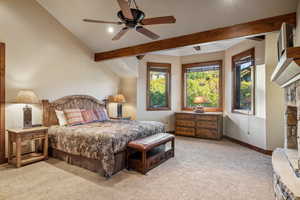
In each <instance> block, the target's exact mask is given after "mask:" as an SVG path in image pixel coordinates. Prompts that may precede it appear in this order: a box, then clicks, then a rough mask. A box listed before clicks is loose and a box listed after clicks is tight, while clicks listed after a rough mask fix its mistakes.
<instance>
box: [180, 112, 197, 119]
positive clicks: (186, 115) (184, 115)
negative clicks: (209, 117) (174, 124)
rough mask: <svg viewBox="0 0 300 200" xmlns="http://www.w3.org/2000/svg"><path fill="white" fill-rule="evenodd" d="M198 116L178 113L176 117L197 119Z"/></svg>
mask: <svg viewBox="0 0 300 200" xmlns="http://www.w3.org/2000/svg"><path fill="white" fill-rule="evenodd" d="M195 118H196V116H195V115H193V114H178V113H177V114H176V119H195Z"/></svg>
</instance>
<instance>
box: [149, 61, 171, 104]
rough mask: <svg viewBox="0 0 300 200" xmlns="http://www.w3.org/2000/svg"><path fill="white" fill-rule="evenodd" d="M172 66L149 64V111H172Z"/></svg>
mask: <svg viewBox="0 0 300 200" xmlns="http://www.w3.org/2000/svg"><path fill="white" fill-rule="evenodd" d="M170 88H171V64H168V63H150V62H149V63H147V110H170V109H171V94H170Z"/></svg>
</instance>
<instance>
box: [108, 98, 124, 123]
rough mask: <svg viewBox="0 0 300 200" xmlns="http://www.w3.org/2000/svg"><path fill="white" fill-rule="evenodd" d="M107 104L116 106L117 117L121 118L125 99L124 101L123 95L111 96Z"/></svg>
mask: <svg viewBox="0 0 300 200" xmlns="http://www.w3.org/2000/svg"><path fill="white" fill-rule="evenodd" d="M109 102H110V103H117V104H118V107H117V113H118V117H119V118H122V117H123V103H126V99H125V97H124V95H123V94H117V95H115V96H111V97H110V98H109Z"/></svg>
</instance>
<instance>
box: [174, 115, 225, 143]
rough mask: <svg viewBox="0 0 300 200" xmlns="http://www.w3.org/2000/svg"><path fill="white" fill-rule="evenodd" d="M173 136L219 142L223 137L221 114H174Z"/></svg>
mask: <svg viewBox="0 0 300 200" xmlns="http://www.w3.org/2000/svg"><path fill="white" fill-rule="evenodd" d="M175 118H176V120H175V134H176V135H183V136H192V137H199V138H204V139H217V140H220V139H221V138H222V136H223V113H220V112H211V113H209V112H207V113H195V112H176V113H175Z"/></svg>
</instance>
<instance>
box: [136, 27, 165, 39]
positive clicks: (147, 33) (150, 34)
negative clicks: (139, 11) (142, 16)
mask: <svg viewBox="0 0 300 200" xmlns="http://www.w3.org/2000/svg"><path fill="white" fill-rule="evenodd" d="M136 31H137V32H139V33H141V34H143V35H145V36H147V37H149V38H151V39H152V40H156V39H158V38H159V37H160V36H159V35H156V34H155V33H153V32H152V31H149V30H148V29H146V28H144V27H142V26H137V27H136Z"/></svg>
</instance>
